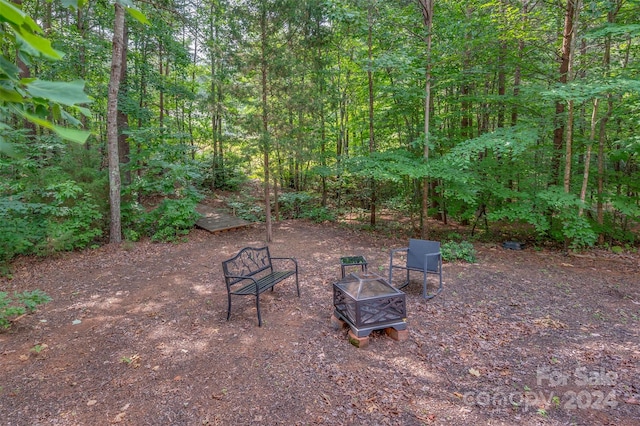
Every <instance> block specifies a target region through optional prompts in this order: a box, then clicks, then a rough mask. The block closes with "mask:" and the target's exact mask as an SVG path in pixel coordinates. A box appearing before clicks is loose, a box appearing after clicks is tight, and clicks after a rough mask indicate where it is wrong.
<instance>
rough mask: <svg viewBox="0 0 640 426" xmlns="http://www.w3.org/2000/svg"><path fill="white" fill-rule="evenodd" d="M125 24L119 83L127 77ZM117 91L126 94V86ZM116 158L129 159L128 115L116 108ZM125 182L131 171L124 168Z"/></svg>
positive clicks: (123, 162)
mask: <svg viewBox="0 0 640 426" xmlns="http://www.w3.org/2000/svg"><path fill="white" fill-rule="evenodd" d="M127 35H128V34H127V24H126V20H125V24H124V28H123V33H122V54H121V67H120V83H121V84H122V83H124V82H125V81H126V79H127ZM119 93H120V94H121V95H123V96H126V95H127V89H126V86H125V87H123V86H122V85H121V86H120V90H119ZM117 121H118V158H119V160H120V164H127V163H129V159H130V153H131V150H130V147H129V139H128V138H127V134H126V130H127V129H128V128H129V117H128V116H127V114H126V113H125V112H123V111H122V109H120V108H118V119H117ZM123 179H124V183H125V184H130V183H131V171H130V170H128V169H127V170H126V172H125V173H124V174H123Z"/></svg>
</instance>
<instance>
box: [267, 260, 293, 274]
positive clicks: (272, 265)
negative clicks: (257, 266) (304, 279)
mask: <svg viewBox="0 0 640 426" xmlns="http://www.w3.org/2000/svg"><path fill="white" fill-rule="evenodd" d="M271 260H288V261H291V262H293V264H294V266H295V268H296V274H297V273H298V260H297V259H296V258H294V257H272V258H271ZM272 266H273V265H272Z"/></svg>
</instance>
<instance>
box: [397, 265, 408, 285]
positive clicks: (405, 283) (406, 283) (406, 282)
mask: <svg viewBox="0 0 640 426" xmlns="http://www.w3.org/2000/svg"><path fill="white" fill-rule="evenodd" d="M408 285H409V270H408V269H407V280H406V281H405V282H404V283H402V285H400V287H398V288H399V289H401V288H405V287H406V286H408Z"/></svg>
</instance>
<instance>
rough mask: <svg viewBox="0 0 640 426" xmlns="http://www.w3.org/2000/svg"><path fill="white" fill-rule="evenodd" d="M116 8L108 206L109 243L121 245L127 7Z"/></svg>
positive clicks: (109, 114)
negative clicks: (122, 93) (120, 105)
mask: <svg viewBox="0 0 640 426" xmlns="http://www.w3.org/2000/svg"><path fill="white" fill-rule="evenodd" d="M114 7H115V19H114V25H113V52H112V57H111V76H110V80H109V93H108V100H107V146H108V151H109V204H110V207H111V225H110V233H109V242H111V243H115V244H118V243H120V242H122V224H121V219H120V158H119V155H118V90H119V88H120V78H121V76H122V71H121V69H122V51H123V42H124V8H123V7H122V5H120V3H118V2H116V3H115V5H114Z"/></svg>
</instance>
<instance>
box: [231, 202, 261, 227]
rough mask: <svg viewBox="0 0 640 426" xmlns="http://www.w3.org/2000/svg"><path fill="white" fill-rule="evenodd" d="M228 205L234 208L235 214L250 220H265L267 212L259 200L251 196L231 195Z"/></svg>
mask: <svg viewBox="0 0 640 426" xmlns="http://www.w3.org/2000/svg"><path fill="white" fill-rule="evenodd" d="M227 205H228V206H229V207H230V208H231V209H232V210H233V214H235V215H236V216H238V217H239V218H241V219H244V220H247V221H249V222H264V220H265V214H264V209H263V208H262V206H260V205H258V203H257V200H255V199H254V198H253V197H250V196H246V195H245V196H236V197H231V198H230V199H229V200H228V201H227Z"/></svg>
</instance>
